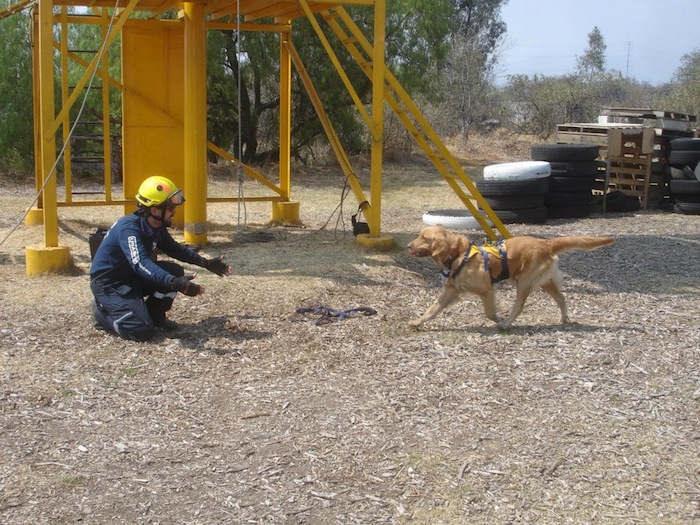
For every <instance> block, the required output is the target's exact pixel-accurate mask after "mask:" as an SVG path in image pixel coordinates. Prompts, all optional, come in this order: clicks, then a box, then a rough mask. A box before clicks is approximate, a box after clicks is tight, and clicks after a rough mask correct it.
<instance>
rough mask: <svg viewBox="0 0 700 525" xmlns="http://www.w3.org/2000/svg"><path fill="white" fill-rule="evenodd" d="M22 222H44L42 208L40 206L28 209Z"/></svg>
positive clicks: (31, 223)
mask: <svg viewBox="0 0 700 525" xmlns="http://www.w3.org/2000/svg"><path fill="white" fill-rule="evenodd" d="M24 224H26V225H27V226H35V225H37V224H44V210H42V209H40V208H32V209H30V210H29V211H28V212H27V216H26V217H25V218H24Z"/></svg>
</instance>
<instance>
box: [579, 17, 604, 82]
mask: <svg viewBox="0 0 700 525" xmlns="http://www.w3.org/2000/svg"><path fill="white" fill-rule="evenodd" d="M607 47H608V46H607V45H606V44H605V40H604V39H603V34H602V33H601V32H600V29H598V26H595V27H594V28H593V30H592V31H591V32H590V33H588V48H586V51H585V53H584V54H583V55H582V56H580V57H579V58H578V61H577V64H576V69H577V71H578V72H579V74H581V75H583V76H587V77H592V76H593V75H599V74H601V73H604V72H605V50H606V49H607Z"/></svg>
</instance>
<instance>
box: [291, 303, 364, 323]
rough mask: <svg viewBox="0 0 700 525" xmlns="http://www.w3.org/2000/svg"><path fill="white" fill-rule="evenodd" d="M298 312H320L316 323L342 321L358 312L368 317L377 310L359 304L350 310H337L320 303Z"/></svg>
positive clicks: (300, 309)
mask: <svg viewBox="0 0 700 525" xmlns="http://www.w3.org/2000/svg"><path fill="white" fill-rule="evenodd" d="M297 313H298V314H320V317H319V318H318V319H316V324H325V323H332V322H335V321H342V320H344V319H347V318H349V317H353V316H355V315H356V314H362V316H364V317H367V316H370V315H376V313H377V311H376V310H375V309H374V308H370V307H369V306H358V307H357V308H352V309H350V310H336V309H334V308H329V307H327V306H323V305H319V306H314V307H311V308H299V309H297Z"/></svg>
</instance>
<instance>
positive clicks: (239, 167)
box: [236, 0, 248, 230]
mask: <svg viewBox="0 0 700 525" xmlns="http://www.w3.org/2000/svg"><path fill="white" fill-rule="evenodd" d="M236 63H237V64H238V68H237V77H238V78H237V79H236V81H237V83H238V88H237V90H236V97H237V99H238V100H237V103H238V162H237V163H236V179H237V181H238V228H239V230H240V229H241V216H242V219H243V221H242V222H243V224H242V226H243V227H245V225H246V223H247V222H248V213H247V208H246V204H245V199H244V194H243V124H242V121H243V115H242V112H241V107H242V104H241V85H242V84H241V80H242V75H241V69H242V67H243V65H242V63H241V1H240V0H236Z"/></svg>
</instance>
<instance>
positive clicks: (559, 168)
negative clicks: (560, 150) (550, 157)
mask: <svg viewBox="0 0 700 525" xmlns="http://www.w3.org/2000/svg"><path fill="white" fill-rule="evenodd" d="M549 164H550V165H551V166H552V175H556V176H557V177H594V178H595V177H597V176H598V174H599V170H598V168H599V166H600V165H601V163H600V162H598V161H595V160H584V161H581V162H550V163H549ZM601 173H602V172H601Z"/></svg>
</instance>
